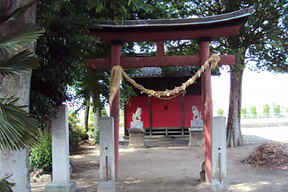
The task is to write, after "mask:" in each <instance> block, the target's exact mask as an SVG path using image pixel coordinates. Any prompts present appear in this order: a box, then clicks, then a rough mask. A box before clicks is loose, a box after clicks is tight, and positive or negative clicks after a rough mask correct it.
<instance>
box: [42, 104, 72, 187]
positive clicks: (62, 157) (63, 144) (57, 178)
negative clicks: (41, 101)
mask: <svg viewBox="0 0 288 192" xmlns="http://www.w3.org/2000/svg"><path fill="white" fill-rule="evenodd" d="M57 112H58V113H57V117H55V118H53V119H52V120H51V127H52V176H53V180H52V183H48V184H47V185H46V186H45V192H60V191H61V192H62V191H65V192H75V191H76V182H75V181H70V171H69V129H68V107H67V105H62V106H58V107H57Z"/></svg>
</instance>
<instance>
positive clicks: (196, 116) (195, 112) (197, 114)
mask: <svg viewBox="0 0 288 192" xmlns="http://www.w3.org/2000/svg"><path fill="white" fill-rule="evenodd" d="M192 112H193V115H194V116H193V119H194V120H201V118H202V115H201V112H199V110H198V108H197V107H196V106H192Z"/></svg>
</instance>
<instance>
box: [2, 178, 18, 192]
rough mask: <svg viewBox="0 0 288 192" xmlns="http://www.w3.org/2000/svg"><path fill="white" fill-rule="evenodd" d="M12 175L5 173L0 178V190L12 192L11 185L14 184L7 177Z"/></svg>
mask: <svg viewBox="0 0 288 192" xmlns="http://www.w3.org/2000/svg"><path fill="white" fill-rule="evenodd" d="M11 176H12V175H5V176H4V177H3V178H2V179H0V191H1V192H13V190H12V187H14V186H15V185H16V184H15V183H12V182H10V181H8V179H9V178H10V177H11Z"/></svg>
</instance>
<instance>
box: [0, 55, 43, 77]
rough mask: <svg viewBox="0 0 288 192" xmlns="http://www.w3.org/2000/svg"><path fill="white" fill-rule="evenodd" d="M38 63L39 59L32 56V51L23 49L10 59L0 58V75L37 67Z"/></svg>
mask: <svg viewBox="0 0 288 192" xmlns="http://www.w3.org/2000/svg"><path fill="white" fill-rule="evenodd" d="M38 63H39V59H38V58H37V57H35V56H32V52H30V51H28V50H25V51H22V52H20V53H18V54H16V55H14V56H13V57H11V58H10V59H7V60H0V73H1V74H2V75H9V74H18V73H19V72H23V71H27V70H29V69H35V68H37V67H38Z"/></svg>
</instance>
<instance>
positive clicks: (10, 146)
mask: <svg viewBox="0 0 288 192" xmlns="http://www.w3.org/2000/svg"><path fill="white" fill-rule="evenodd" d="M16 101H17V99H15V98H9V99H0V151H4V150H19V149H24V148H27V147H31V146H33V145H34V144H35V143H36V142H37V141H38V138H37V132H38V122H37V120H36V119H34V118H33V117H31V116H30V115H29V113H27V112H26V111H24V110H23V107H19V106H15V105H14V103H15V102H16Z"/></svg>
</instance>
